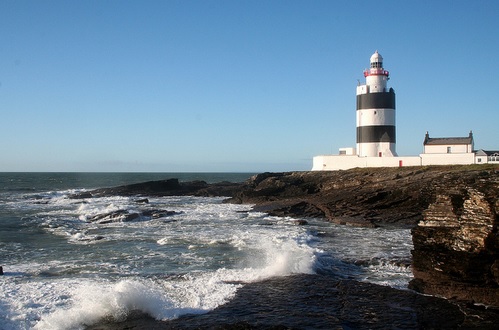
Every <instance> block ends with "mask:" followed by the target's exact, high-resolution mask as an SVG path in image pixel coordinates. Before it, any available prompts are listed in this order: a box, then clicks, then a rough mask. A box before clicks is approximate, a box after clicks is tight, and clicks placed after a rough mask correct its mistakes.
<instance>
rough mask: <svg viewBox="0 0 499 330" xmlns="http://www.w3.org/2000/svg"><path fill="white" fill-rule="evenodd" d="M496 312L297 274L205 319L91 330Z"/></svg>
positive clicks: (317, 325)
mask: <svg viewBox="0 0 499 330" xmlns="http://www.w3.org/2000/svg"><path fill="white" fill-rule="evenodd" d="M497 322H499V313H498V311H497V310H491V309H485V308H477V306H475V305H473V304H455V303H452V302H450V301H448V300H445V299H440V298H436V297H430V296H423V295H419V294H416V293H414V292H411V291H401V290H396V289H393V288H390V287H385V286H379V285H374V284H369V283H362V282H357V281H353V280H339V279H336V278H334V277H329V276H322V275H293V276H286V277H279V278H273V279H268V280H265V281H263V282H257V283H250V284H245V285H244V286H243V287H242V288H240V289H239V290H238V291H237V293H236V296H235V297H234V298H233V299H232V300H230V301H229V302H228V303H226V304H225V305H222V306H219V307H218V308H216V309H215V310H213V311H210V312H208V313H205V314H202V315H184V316H181V317H180V318H178V319H175V320H171V321H156V320H154V319H152V318H150V317H148V316H147V315H144V314H141V313H131V317H130V318H129V319H128V320H126V321H125V322H115V321H112V320H106V321H103V322H101V323H100V324H98V325H95V326H91V327H89V329H108V330H111V329H146V328H147V329H387V328H388V329H457V328H465V329H495V328H496V324H497Z"/></svg>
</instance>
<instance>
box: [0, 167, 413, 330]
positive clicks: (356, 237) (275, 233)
mask: <svg viewBox="0 0 499 330" xmlns="http://www.w3.org/2000/svg"><path fill="white" fill-rule="evenodd" d="M251 175H253V173H0V266H2V268H3V273H4V274H3V276H0V329H2V330H7V329H84V328H85V327H86V326H89V325H92V324H96V323H98V322H100V321H101V320H103V319H108V320H109V319H115V320H117V321H119V320H123V319H126V317H127V315H128V313H130V312H132V311H136V310H139V311H141V312H142V313H144V314H147V315H149V316H151V317H153V318H155V319H157V320H171V319H175V318H178V317H180V316H182V315H186V314H203V313H207V312H209V311H211V310H213V309H215V308H217V306H221V305H223V304H225V303H227V302H229V301H230V300H231V299H232V298H233V297H234V296H235V294H236V293H237V291H238V290H239V289H240V288H242V287H244V286H245V285H246V284H247V283H255V282H259V281H263V280H266V279H270V278H276V277H284V276H289V275H294V274H326V275H327V274H330V275H331V276H336V277H340V278H345V279H354V280H358V281H361V282H368V283H375V284H380V285H384V286H390V287H394V288H397V289H402V290H404V289H406V288H407V285H408V282H409V281H410V280H411V279H412V273H411V269H410V259H411V255H410V251H411V249H412V241H411V234H410V230H409V229H401V228H355V227H348V226H341V225H335V224H332V223H329V222H327V221H325V220H324V219H309V218H307V219H298V218H291V217H274V216H269V215H268V214H266V213H260V212H253V211H252V210H251V209H252V205H236V204H229V203H224V200H225V199H226V198H223V197H192V196H174V197H154V196H132V197H120V196H113V197H101V198H86V199H71V198H68V197H69V196H71V195H72V194H75V193H82V192H85V191H89V190H92V189H95V188H103V187H114V186H119V185H124V184H131V183H138V182H145V181H151V180H164V179H169V178H178V179H179V180H180V181H192V180H204V181H206V182H208V183H213V182H221V181H230V182H242V181H245V180H246V179H248V178H249V177H250V176H251ZM147 210H167V211H172V212H163V213H160V214H159V216H156V217H154V216H144V215H142V216H140V217H136V218H134V219H131V220H130V219H124V218H120V217H117V218H113V219H111V220H109V218H108V221H95V219H99V215H106V214H111V213H112V212H122V211H128V212H130V213H133V212H136V213H139V214H150V213H151V212H149V213H148V212H144V211H147ZM297 220H306V222H307V224H306V225H297V223H299V222H298V221H297ZM297 308H299V307H298V306H297Z"/></svg>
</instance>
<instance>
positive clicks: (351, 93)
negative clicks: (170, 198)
mask: <svg viewBox="0 0 499 330" xmlns="http://www.w3.org/2000/svg"><path fill="white" fill-rule="evenodd" d="M498 15H499V1H496V0H491V1H479V0H477V1H456V0H452V1H450V0H449V1H433V0H432V1H375V2H372V1H371V2H368V1H350V0H345V1H329V0H328V1H305V0H304V1H289V0H285V1H273V0H270V1H269V0H265V1H264V0H261V1H259V0H251V1H239V0H237V1H234V0H230V1H215V0H206V1H204V0H203V1H201V0H199V1H188V0H181V1H168V0H162V1H138V0H137V1H100V0H99V1H88V0H85V1H83V0H82V1H48V0H47V1H38V0H32V1H23V0H12V1H10V0H9V1H6V0H0V116H1V117H0V123H1V130H0V171H160V172H168V171H235V172H244V171H255V172H261V171H288V170H309V169H310V168H311V167H312V157H313V156H314V155H320V154H333V153H334V154H336V153H337V152H338V148H340V147H354V146H355V89H356V85H357V80H360V81H361V82H364V77H363V74H362V72H363V70H364V69H365V68H367V67H368V66H369V57H370V56H371V54H372V53H373V52H374V51H375V50H378V51H379V53H380V54H381V55H382V56H383V57H384V66H385V69H387V70H388V71H390V77H391V80H390V82H389V84H390V86H391V87H393V88H394V89H395V92H396V95H397V152H398V153H399V155H417V154H419V153H420V152H421V151H422V141H423V139H424V134H425V132H426V131H429V132H430V135H431V136H432V137H443V136H467V134H468V133H469V131H470V130H473V132H474V136H475V147H476V148H481V149H496V150H497V149H499V129H498V124H499V102H498V101H497V99H498V96H499V92H498V91H499V84H498V83H497V76H498V75H499V56H498V55H499V19H498Z"/></svg>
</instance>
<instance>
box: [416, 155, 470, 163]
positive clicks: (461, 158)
mask: <svg viewBox="0 0 499 330" xmlns="http://www.w3.org/2000/svg"><path fill="white" fill-rule="evenodd" d="M420 156H421V165H469V164H474V163H475V153H463V154H447V153H442V154H421V155H420Z"/></svg>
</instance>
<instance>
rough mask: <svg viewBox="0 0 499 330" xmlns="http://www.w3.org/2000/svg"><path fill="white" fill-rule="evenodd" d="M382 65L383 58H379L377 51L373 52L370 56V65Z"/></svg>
mask: <svg viewBox="0 0 499 330" xmlns="http://www.w3.org/2000/svg"><path fill="white" fill-rule="evenodd" d="M375 62H378V63H383V56H381V55H380V54H379V53H378V51H375V52H374V54H372V56H371V63H375Z"/></svg>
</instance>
